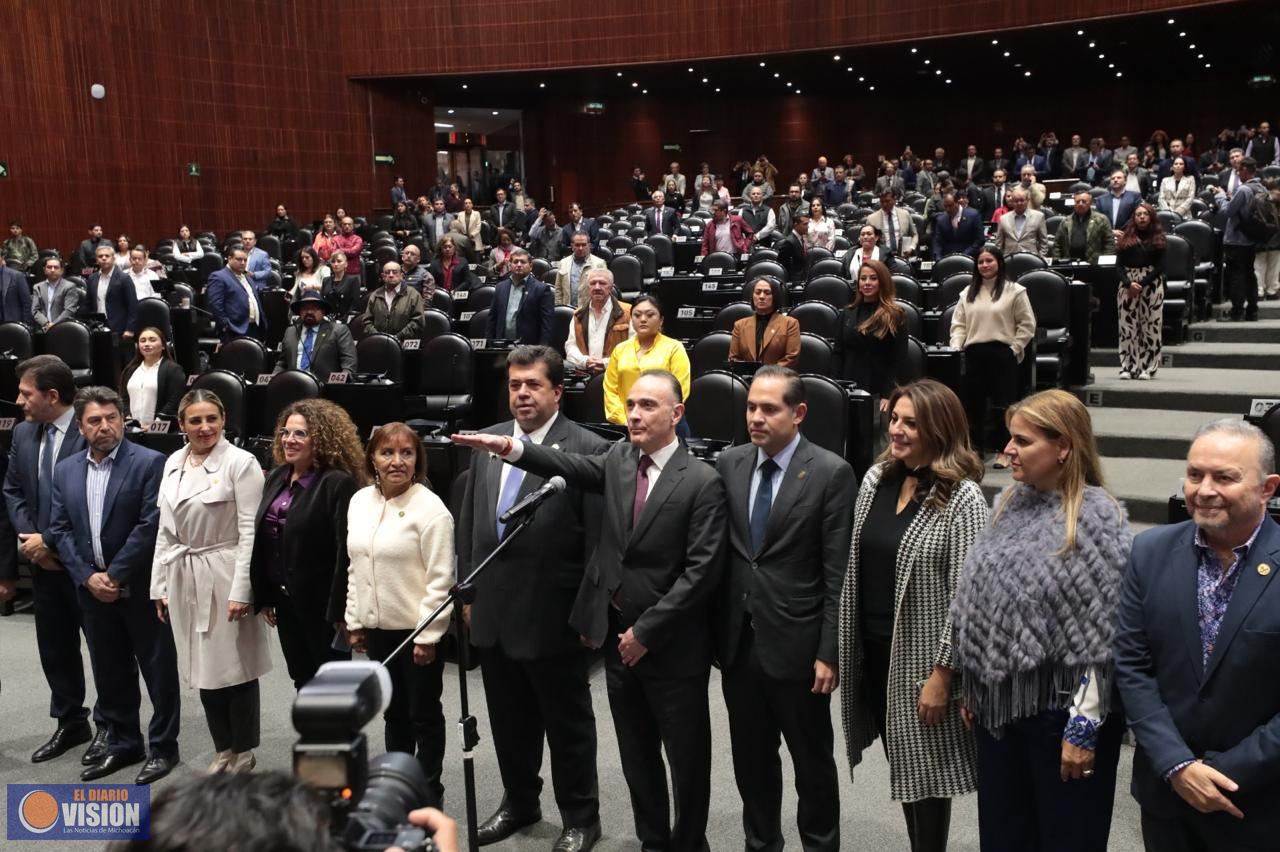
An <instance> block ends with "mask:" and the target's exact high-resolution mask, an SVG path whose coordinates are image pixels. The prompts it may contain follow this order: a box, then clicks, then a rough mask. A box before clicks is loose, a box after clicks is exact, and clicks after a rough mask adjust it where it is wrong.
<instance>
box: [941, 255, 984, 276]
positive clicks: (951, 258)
mask: <svg viewBox="0 0 1280 852" xmlns="http://www.w3.org/2000/svg"><path fill="white" fill-rule="evenodd" d="M960 272H967V273H969V274H970V275H976V274H977V272H978V265H977V264H976V263H974V262H973V258H971V257H969V255H967V254H959V253H957V254H949V255H947V256H946V257H944V258H942V260H939V261H937V262H936V263H934V265H933V280H934V281H945V280H946V279H947V278H949V277H950V276H952V275H955V274H957V273H960Z"/></svg>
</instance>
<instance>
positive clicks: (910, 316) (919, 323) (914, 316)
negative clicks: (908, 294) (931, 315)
mask: <svg viewBox="0 0 1280 852" xmlns="http://www.w3.org/2000/svg"><path fill="white" fill-rule="evenodd" d="M898 304H899V305H901V306H902V314H903V316H902V324H903V326H904V327H905V328H906V329H907V334H909V335H911V336H912V337H918V338H921V339H923V338H924V317H922V316H921V315H920V309H919V308H917V307H916V306H915V304H914V303H912V302H908V301H907V300H906V299H898Z"/></svg>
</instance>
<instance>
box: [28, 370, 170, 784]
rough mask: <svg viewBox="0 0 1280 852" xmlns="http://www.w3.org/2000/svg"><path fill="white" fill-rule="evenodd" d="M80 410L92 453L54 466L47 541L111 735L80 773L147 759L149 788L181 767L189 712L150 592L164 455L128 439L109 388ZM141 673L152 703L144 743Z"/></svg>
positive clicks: (106, 771)
mask: <svg viewBox="0 0 1280 852" xmlns="http://www.w3.org/2000/svg"><path fill="white" fill-rule="evenodd" d="M75 412H76V423H77V424H78V425H79V427H80V433H81V434H82V435H84V438H85V441H86V442H87V443H88V445H89V451H88V453H85V454H84V455H79V456H73V457H72V458H69V459H67V460H66V461H64V462H63V463H61V464H59V465H58V467H57V469H56V471H55V472H54V477H53V481H54V484H53V505H52V509H51V512H50V521H49V538H50V540H51V542H52V543H53V544H54V545H55V546H56V547H57V551H58V555H59V558H60V559H61V560H62V562H63V564H64V565H65V566H66V570H67V573H68V574H70V575H71V579H72V580H73V581H74V582H75V584H76V587H77V596H78V598H79V601H80V608H81V610H82V611H83V613H84V629H85V636H86V637H88V639H89V659H90V661H91V662H92V664H93V680H94V683H95V684H96V685H97V687H98V695H99V705H100V707H101V710H102V716H103V718H104V719H105V720H106V724H107V731H108V734H107V753H106V755H104V756H103V757H102V759H100V760H99V761H97V762H96V763H93V764H90V765H89V766H88V767H87V768H86V769H85V770H84V771H83V772H82V773H80V778H81V780H83V781H93V780H95V779H97V778H105V777H106V776H108V775H112V774H114V773H116V772H119V771H120V770H121V769H124V768H125V767H127V766H132V765H133V764H135V763H143V761H144V760H145V763H143V767H142V770H141V771H140V772H139V773H138V776H137V778H136V779H135V783H137V784H150V783H151V782H153V781H158V780H160V779H161V778H163V777H164V776H166V775H168V774H169V773H170V772H171V771H172V770H173V768H174V767H175V766H176V765H177V764H178V724H179V720H180V718H181V714H180V712H179V704H180V702H179V698H178V668H177V661H176V660H175V658H174V647H173V633H172V631H170V629H169V626H168V625H167V624H163V623H161V622H160V621H157V620H156V618H155V613H154V611H153V610H152V607H151V600H150V596H149V595H148V594H147V593H146V592H147V591H148V590H149V589H150V587H151V568H152V557H153V555H154V553H155V545H156V523H157V516H158V515H159V509H158V508H157V507H156V495H157V493H158V491H159V489H160V478H161V474H162V472H163V471H164V456H162V455H160V453H157V452H155V451H154V450H149V449H147V448H146V447H142V446H140V445H138V444H135V443H133V442H132V441H126V440H124V412H123V411H122V410H121V404H120V397H119V395H118V394H116V392H115V391H113V390H111V389H110V388H105V387H88V388H85V389H84V390H82V391H80V392H79V393H78V394H77V395H76V400H75ZM139 671H141V673H142V679H143V681H144V682H145V683H146V685H147V695H148V696H149V697H150V699H151V705H152V710H151V724H150V726H149V729H148V732H147V739H146V741H145V742H144V740H143V738H142V731H141V729H140V727H139V719H138V716H139V709H140V706H141V703H142V695H141V694H140V692H139V691H138V672H139Z"/></svg>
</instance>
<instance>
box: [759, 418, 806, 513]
mask: <svg viewBox="0 0 1280 852" xmlns="http://www.w3.org/2000/svg"><path fill="white" fill-rule="evenodd" d="M798 446H800V433H799V432H797V433H796V435H795V437H794V438H792V439H791V443H789V444H787V445H786V446H785V447H783V448H782V449H781V450H778V454H777V455H775V456H774V457H773V463H774V464H776V465H777V466H778V469H777V470H776V471H775V472H774V474H773V491H772V492H770V495H769V505H770V506H772V505H773V503H774V501H776V500H777V499H778V492H779V491H780V490H781V488H780V487H779V486H780V485H781V484H782V479H783V477H785V476H786V475H787V467H788V466H789V465H790V464H791V459H792V457H793V456H795V454H796V447H798ZM767 458H769V456H767V455H766V454H765V451H764V450H762V449H760V448H759V447H757V448H756V467H755V470H753V471H752V472H751V493H750V494H748V495H747V518H748V520H749V519H750V517H751V513H752V512H754V511H755V508H756V492H758V491H759V490H760V465H762V464H764V463H765V460H766V459H767Z"/></svg>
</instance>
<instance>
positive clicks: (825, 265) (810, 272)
mask: <svg viewBox="0 0 1280 852" xmlns="http://www.w3.org/2000/svg"><path fill="white" fill-rule="evenodd" d="M827 275H835V276H838V277H841V278H844V277H846V274H845V268H844V263H843V262H842V261H839V260H836V259H835V258H834V257H825V258H823V259H822V260H819V261H817V262H816V263H811V264H809V268H808V269H807V270H805V277H806V278H807V279H808V280H813V279H814V278H820V277H823V276H827Z"/></svg>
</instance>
